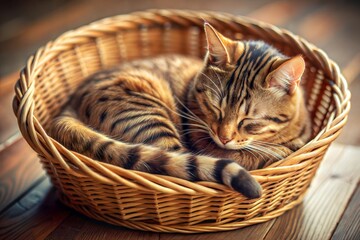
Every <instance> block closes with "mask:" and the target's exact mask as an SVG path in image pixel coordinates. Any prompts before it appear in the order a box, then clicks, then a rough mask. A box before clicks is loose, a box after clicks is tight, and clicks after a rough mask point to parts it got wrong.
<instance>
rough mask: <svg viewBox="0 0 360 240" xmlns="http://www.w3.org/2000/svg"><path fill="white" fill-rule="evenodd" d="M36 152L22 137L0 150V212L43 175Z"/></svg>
mask: <svg viewBox="0 0 360 240" xmlns="http://www.w3.org/2000/svg"><path fill="white" fill-rule="evenodd" d="M44 174H45V172H44V170H43V169H42V167H41V164H40V162H39V160H38V159H37V157H36V153H35V152H34V151H33V150H32V149H31V148H30V147H29V145H28V144H27V143H26V142H25V140H24V139H22V138H21V139H19V140H17V141H16V142H14V143H13V144H12V145H11V146H9V147H7V148H6V149H4V150H2V151H1V152H0V183H1V184H0V212H1V211H2V210H4V209H5V208H6V207H7V206H8V205H9V204H11V202H13V201H14V200H15V199H16V198H18V197H19V196H21V195H22V194H23V193H24V192H26V191H27V190H28V189H29V188H30V187H31V186H33V185H34V183H35V182H36V181H38V180H39V179H41V178H42V177H43V176H44Z"/></svg>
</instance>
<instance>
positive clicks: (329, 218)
mask: <svg viewBox="0 0 360 240" xmlns="http://www.w3.org/2000/svg"><path fill="white" fill-rule="evenodd" d="M359 154H360V148H356V147H351V146H347V147H346V148H345V149H344V151H343V152H342V154H341V156H340V157H339V158H337V159H336V162H335V163H333V164H332V165H331V168H330V169H329V171H328V174H327V176H326V178H325V179H324V181H323V182H321V183H320V182H319V184H317V185H315V186H312V189H310V191H309V192H308V194H307V195H306V197H305V199H304V201H303V203H302V204H301V205H300V206H298V207H296V208H294V209H293V210H291V211H289V212H287V213H285V214H284V215H282V216H281V217H279V218H277V219H276V220H275V223H274V225H273V227H272V228H271V229H270V231H269V233H268V234H267V235H266V238H265V239H329V238H330V237H331V233H332V232H333V231H334V229H335V227H336V225H337V223H338V221H339V219H340V218H341V216H342V214H343V212H344V210H345V208H346V206H347V204H348V202H349V200H350V198H351V195H352V194H353V192H354V190H355V189H356V186H357V184H358V183H359V180H360V174H359V172H360V164H358V156H359Z"/></svg>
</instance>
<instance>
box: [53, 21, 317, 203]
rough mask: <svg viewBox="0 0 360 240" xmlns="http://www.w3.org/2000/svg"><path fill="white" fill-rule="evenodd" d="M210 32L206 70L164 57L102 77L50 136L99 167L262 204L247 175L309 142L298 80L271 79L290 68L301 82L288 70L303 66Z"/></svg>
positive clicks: (196, 63)
mask: <svg viewBox="0 0 360 240" xmlns="http://www.w3.org/2000/svg"><path fill="white" fill-rule="evenodd" d="M206 30H207V32H206V33H207V38H208V44H209V54H208V56H207V57H206V60H205V65H204V63H203V62H202V61H200V60H198V59H194V58H190V57H184V56H179V55H167V56H161V57H157V58H152V59H145V60H136V61H133V62H129V63H125V64H123V65H121V66H119V67H117V68H114V69H111V70H107V71H103V72H99V73H97V74H95V75H93V76H91V77H90V78H89V79H88V81H86V82H85V84H84V85H83V86H82V87H81V88H79V90H78V91H77V92H76V93H75V94H74V96H73V98H72V99H71V101H70V102H69V105H68V106H67V107H66V108H65V110H64V111H63V113H62V114H61V115H60V116H59V117H58V118H56V119H54V122H53V125H52V126H53V127H52V129H51V134H52V136H53V137H54V138H55V139H56V140H58V141H59V142H61V143H62V144H64V145H65V146H66V147H67V148H69V149H71V150H74V151H77V152H80V153H82V154H85V155H87V156H89V157H91V158H93V159H96V160H100V161H104V162H108V163H112V164H115V165H118V166H121V167H124V168H127V169H136V170H140V171H145V172H151V173H157V174H166V175H171V176H176V177H180V178H184V179H188V180H192V181H198V180H206V181H215V182H220V183H224V184H226V185H228V186H230V187H232V188H233V189H235V190H237V191H239V192H241V193H243V194H244V195H246V196H248V197H251V198H252V197H258V196H259V195H260V194H261V187H260V185H259V184H258V183H257V182H256V181H255V180H254V179H253V178H252V177H251V176H250V174H249V173H248V172H247V171H246V170H245V169H247V170H250V169H256V168H260V167H264V166H267V165H269V164H271V163H273V162H275V161H277V160H279V159H281V158H283V157H285V156H287V155H288V154H289V153H291V152H292V151H294V150H296V149H298V148H300V147H301V146H303V145H304V143H305V142H306V141H307V140H308V139H309V137H310V127H311V126H310V122H309V121H308V113H307V111H306V108H305V104H304V101H303V96H302V90H301V89H300V88H298V87H297V86H295V85H292V84H298V82H299V79H294V82H293V83H289V84H287V85H286V86H285V84H284V83H283V82H281V81H278V82H276V81H274V80H273V78H275V77H276V78H277V77H278V76H279V77H282V76H280V75H281V74H280V73H284V71H285V72H286V71H288V70H289V69H290V70H289V71H288V72H289V73H290V72H291V71H293V72H294V71H295V72H294V74H295V75H296V74H297V75H296V76H295V77H296V78H299V76H300V77H301V74H302V72H303V69H300V70H299V72H301V73H300V74H299V73H297V72H296V69H295V70H294V69H291V68H289V66H290V65H291V64H292V65H293V64H300V65H301V64H303V62H299V61H301V60H299V59H296V58H293V59H295V60H289V59H288V58H285V57H284V56H282V55H281V54H280V53H278V52H277V51H276V50H275V49H273V48H271V47H269V46H268V45H266V44H264V43H261V42H243V43H240V42H235V41H231V40H229V39H226V38H224V37H223V36H221V35H220V34H219V33H217V32H216V31H215V30H214V29H213V28H212V27H211V26H209V25H208V26H206ZM230 41H231V42H230ZM219 44H220V45H219ZM230 51H231V53H229V52H230ZM291 61H292V62H291ZM302 61H303V60H302ZM287 62H290V63H291V64H288V63H287ZM288 65H289V66H288ZM292 65H291V66H292ZM303 67H304V66H303V65H301V66H300V68H303ZM281 68H282V70H283V71H282V72H280V73H279V71H274V70H276V69H281ZM259 69H260V70H259ZM279 74H280V75H279ZM290 75H291V74H290ZM268 78H270V79H268ZM295 80H296V81H295ZM269 88H271V91H270V90H269ZM285 88H286V89H285ZM283 90H284V91H283ZM270 107H272V108H273V111H269V109H268V108H270ZM270 113H271V114H270ZM254 150H256V151H254ZM235 162H236V163H235ZM239 164H240V165H241V166H240V165H239ZM244 168H245V169H244Z"/></svg>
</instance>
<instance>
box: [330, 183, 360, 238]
mask: <svg viewBox="0 0 360 240" xmlns="http://www.w3.org/2000/svg"><path fill="white" fill-rule="evenodd" d="M359 219H360V185H358V187H357V189H356V192H355V194H354V196H353V197H352V199H351V201H350V203H349V205H348V207H347V208H346V211H345V213H344V215H343V216H342V218H341V220H340V222H339V224H338V226H337V228H336V230H335V233H334V235H333V236H332V239H334V240H347V239H360V221H359Z"/></svg>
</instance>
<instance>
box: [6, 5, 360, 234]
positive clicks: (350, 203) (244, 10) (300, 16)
mask: <svg viewBox="0 0 360 240" xmlns="http://www.w3.org/2000/svg"><path fill="white" fill-rule="evenodd" d="M15 2H17V1H15ZM39 2H46V1H39ZM49 2H50V3H51V4H48V5H49V6H47V5H45V6H41V7H39V6H36V8H35V10H33V11H29V10H28V9H26V7H31V5H30V6H29V4H27V5H26V4H24V5H22V6H21V7H18V6H15V7H14V6H12V5H11V4H9V6H8V9H4V8H3V7H2V8H1V10H0V11H1V12H0V20H1V22H0V76H1V78H0V239H75V238H76V239H112V238H119V239H183V238H185V237H186V238H187V239H209V238H211V239H360V230H359V229H360V187H359V182H360V159H359V158H360V127H359V126H358V121H359V120H360V67H359V66H360V44H359V43H360V28H359V24H360V15H359V10H360V7H359V5H356V4H355V3H352V4H350V5H344V4H342V3H341V2H340V1H327V2H326V4H323V3H320V2H319V1H314V2H312V1H305V2H303V1H293V2H290V1H285V0H283V1H279V0H277V1H269V0H259V1H254V0H245V1H237V0H222V1H206V4H204V3H205V1H201V0H192V1H191V4H190V3H189V2H186V1H177V2H176V3H175V2H173V1H166V0H154V1H145V0H140V1H135V0H131V1H130V0H123V1H116V0H107V1H102V0H88V1H86V3H85V1H81V0H77V1H68V0H63V1H49ZM324 2H325V1H324ZM354 2H355V1H354ZM147 8H191V9H207V10H216V11H224V12H229V13H232V14H239V15H247V16H249V17H253V18H256V19H260V20H262V21H266V22H269V23H272V24H276V25H278V26H281V27H284V28H287V29H289V30H290V31H292V32H295V33H297V34H299V35H301V36H303V37H305V38H306V39H308V40H309V41H311V42H313V43H314V44H316V45H317V46H319V47H321V48H322V49H324V50H325V51H326V52H327V53H328V54H329V55H330V57H331V58H333V59H334V60H335V61H336V62H337V63H338V64H339V65H340V67H341V69H342V70H343V73H344V75H345V77H346V78H347V80H348V81H349V83H350V90H351V92H352V110H351V113H350V117H349V121H348V124H347V126H346V127H345V129H344V130H343V133H342V135H341V136H340V137H339V139H338V140H337V141H336V143H335V144H333V145H332V147H331V148H330V149H329V152H328V154H327V156H326V157H325V159H324V162H323V163H322V165H321V168H320V169H319V171H318V173H317V175H316V178H315V179H314V181H313V182H312V185H311V188H310V189H309V191H308V193H307V195H306V197H305V200H304V202H303V203H302V204H301V205H299V206H298V207H296V208H294V209H293V210H290V211H288V212H286V213H285V214H284V215H283V216H281V217H279V218H277V219H274V220H270V221H268V222H266V223H263V224H258V225H255V226H251V227H247V228H245V229H240V230H235V231H229V232H222V233H211V234H194V235H186V236H185V235H182V234H158V233H150V232H141V231H133V230H128V229H125V228H121V227H115V226H112V225H109V224H105V223H101V222H98V221H94V220H91V219H89V218H87V217H85V216H83V215H81V214H78V213H76V212H75V211H73V210H72V209H69V208H67V207H65V206H64V205H62V204H61V203H60V202H59V201H58V199H57V197H56V191H55V190H54V189H53V188H52V186H51V183H50V182H49V180H48V178H47V177H46V175H45V173H44V171H43V170H42V168H41V165H40V163H39V161H38V159H37V157H36V154H35V153H34V152H33V151H32V150H31V149H30V147H29V146H28V145H27V143H26V142H25V141H24V140H23V139H22V138H21V135H20V134H19V131H18V128H17V123H16V119H15V117H14V116H13V114H12V109H11V99H12V96H13V85H14V82H15V81H16V79H17V77H18V70H19V69H20V68H21V67H22V66H24V64H25V61H26V59H27V57H28V56H29V55H30V54H31V53H32V52H33V51H35V50H36V49H37V48H38V47H39V46H41V45H43V44H45V43H46V42H47V41H49V40H50V39H52V38H54V37H56V36H57V35H59V34H60V33H62V32H64V31H66V30H69V29H72V28H74V27H77V26H81V25H83V24H86V23H89V22H91V21H93V20H96V19H99V18H103V17H106V16H111V15H116V14H121V13H128V12H131V11H135V10H142V9H147ZM36 13H37V14H36Z"/></svg>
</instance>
